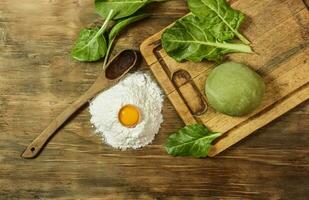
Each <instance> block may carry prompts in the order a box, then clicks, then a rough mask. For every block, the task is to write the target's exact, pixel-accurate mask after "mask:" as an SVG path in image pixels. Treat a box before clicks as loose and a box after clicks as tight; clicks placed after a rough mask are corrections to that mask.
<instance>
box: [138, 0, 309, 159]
mask: <svg viewBox="0 0 309 200" xmlns="http://www.w3.org/2000/svg"><path fill="white" fill-rule="evenodd" d="M232 7H234V8H236V9H239V10H241V11H243V12H244V13H245V14H246V16H247V18H246V21H245V23H244V24H243V27H242V30H241V32H242V33H243V34H244V35H245V36H246V37H247V38H249V40H250V41H251V42H252V48H253V49H254V51H255V54H240V53H239V54H238V53H237V54H233V55H229V56H228V57H227V60H233V61H236V62H241V63H245V64H247V65H249V66H251V67H252V68H253V69H254V70H256V71H257V72H258V73H259V74H260V75H261V76H262V77H263V78H264V80H265V83H266V93H265V96H264V99H263V102H262V104H261V106H260V107H259V108H258V109H256V110H255V112H253V113H251V114H250V115H247V116H244V117H230V116H227V115H224V114H220V113H217V112H215V111H214V110H213V109H212V108H211V107H208V106H207V99H206V97H205V95H204V85H205V81H206V79H207V76H208V74H209V73H210V71H211V70H212V69H213V68H214V67H215V65H216V64H215V63H211V62H203V63H193V62H184V63H177V62H176V61H174V60H173V59H172V58H171V57H169V56H168V55H167V54H166V52H165V51H164V50H163V49H162V47H161V43H160V37H161V34H162V32H163V31H164V30H162V31H160V32H159V33H157V34H155V35H153V36H152V37H150V38H148V39H147V40H145V41H144V42H143V43H142V45H141V52H142V54H143V56H144V58H145V59H146V62H147V63H148V65H149V67H150V69H151V71H152V72H153V74H154V76H155V77H156V79H157V80H158V82H159V84H160V85H161V87H162V88H163V90H164V92H165V94H166V95H167V97H168V98H169V100H170V101H171V103H172V104H173V106H174V107H175V109H176V111H177V112H178V114H179V116H180V117H181V119H182V120H183V121H184V123H185V124H194V123H202V124H205V125H206V126H207V127H209V128H210V129H212V130H214V131H218V132H222V133H224V135H223V136H222V137H221V138H219V139H218V140H216V141H215V142H214V145H213V148H212V149H211V151H210V155H209V156H215V155H217V154H218V153H220V152H222V151H223V150H225V149H227V148H228V147H230V146H231V145H233V144H235V143H237V142H238V141H240V140H242V139H244V138H245V137H247V136H248V135H250V134H251V133H253V132H254V131H255V130H257V129H259V128H261V127H262V126H264V125H266V124H267V123H269V122H271V121H272V120H274V119H276V118H277V117H279V116H280V115H282V114H284V113H286V112H287V111H289V110H290V109H292V108H294V107H295V106H297V105H299V104H300V103H302V102H304V101H305V100H307V99H308V98H309V84H308V81H309V63H308V57H309V50H308V46H309V13H308V8H307V7H306V5H305V3H304V2H303V1H301V0H294V1H269V0H261V1H245V0H243V1H234V3H232ZM274 142H276V141H274Z"/></svg>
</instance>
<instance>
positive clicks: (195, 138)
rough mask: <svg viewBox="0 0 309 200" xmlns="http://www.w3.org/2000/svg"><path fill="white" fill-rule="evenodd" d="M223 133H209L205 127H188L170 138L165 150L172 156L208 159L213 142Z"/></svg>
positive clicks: (198, 125)
mask: <svg viewBox="0 0 309 200" xmlns="http://www.w3.org/2000/svg"><path fill="white" fill-rule="evenodd" d="M219 136H221V133H214V132H211V131H209V130H208V129H207V128H206V127H205V126H204V125H200V124H195V125H188V126H185V127H184V128H182V129H180V130H179V131H178V132H177V133H174V134H172V135H170V136H169V138H168V139H167V143H166V145H165V149H166V151H167V153H168V154H170V155H172V156H193V157H196V158H203V157H207V155H208V152H209V149H210V147H211V143H212V141H213V140H215V139H216V138H218V137H219Z"/></svg>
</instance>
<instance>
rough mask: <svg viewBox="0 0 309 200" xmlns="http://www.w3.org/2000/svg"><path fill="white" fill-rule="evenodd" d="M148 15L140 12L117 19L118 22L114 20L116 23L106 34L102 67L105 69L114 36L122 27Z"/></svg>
mask: <svg viewBox="0 0 309 200" xmlns="http://www.w3.org/2000/svg"><path fill="white" fill-rule="evenodd" d="M149 16H150V15H149V14H140V15H136V16H133V17H129V18H126V19H122V20H119V21H118V22H116V24H115V25H114V26H113V28H112V29H111V31H110V32H109V35H108V41H109V42H108V47H107V52H106V56H105V59H104V64H103V69H105V66H106V64H107V61H108V58H109V54H110V51H111V48H112V46H113V43H114V41H115V39H116V37H117V36H118V34H119V33H120V32H121V31H122V30H123V29H124V28H126V27H127V26H128V25H130V24H132V23H134V22H137V21H139V20H142V19H144V18H146V17H149Z"/></svg>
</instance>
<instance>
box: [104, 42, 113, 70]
mask: <svg viewBox="0 0 309 200" xmlns="http://www.w3.org/2000/svg"><path fill="white" fill-rule="evenodd" d="M114 40H115V38H112V39H111V40H110V41H108V47H107V51H106V54H105V58H104V63H103V70H105V68H106V64H107V61H108V58H109V53H110V51H111V49H112V46H113V43H114Z"/></svg>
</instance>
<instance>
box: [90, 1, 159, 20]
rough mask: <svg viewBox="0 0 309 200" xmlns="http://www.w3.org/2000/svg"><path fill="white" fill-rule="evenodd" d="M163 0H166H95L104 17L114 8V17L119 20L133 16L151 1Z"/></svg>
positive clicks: (98, 10)
mask: <svg viewBox="0 0 309 200" xmlns="http://www.w3.org/2000/svg"><path fill="white" fill-rule="evenodd" d="M162 1H165V0H95V8H96V11H97V13H98V14H99V15H101V16H102V17H103V18H106V17H107V15H108V13H109V11H110V10H111V9H113V10H114V11H115V12H114V15H113V18H112V19H115V20H117V19H121V18H125V17H129V16H131V15H132V14H134V13H135V12H137V11H138V10H139V9H141V8H142V7H144V6H145V5H147V4H149V3H152V2H162Z"/></svg>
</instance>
